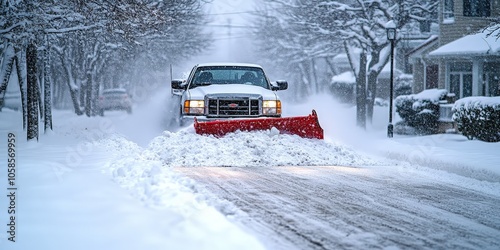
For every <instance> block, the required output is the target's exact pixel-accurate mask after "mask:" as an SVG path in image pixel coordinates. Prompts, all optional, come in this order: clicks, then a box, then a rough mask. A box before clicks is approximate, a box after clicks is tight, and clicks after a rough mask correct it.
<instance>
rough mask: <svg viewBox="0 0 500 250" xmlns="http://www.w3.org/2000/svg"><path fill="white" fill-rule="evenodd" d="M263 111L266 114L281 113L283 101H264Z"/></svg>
mask: <svg viewBox="0 0 500 250" xmlns="http://www.w3.org/2000/svg"><path fill="white" fill-rule="evenodd" d="M262 113H263V114H264V115H281V101H280V100H275V101H274V100H273V101H263V102H262Z"/></svg>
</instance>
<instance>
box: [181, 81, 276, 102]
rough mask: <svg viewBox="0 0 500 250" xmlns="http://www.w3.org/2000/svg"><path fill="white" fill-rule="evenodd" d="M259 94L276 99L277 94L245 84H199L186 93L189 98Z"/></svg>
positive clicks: (267, 98) (265, 97)
mask: <svg viewBox="0 0 500 250" xmlns="http://www.w3.org/2000/svg"><path fill="white" fill-rule="evenodd" d="M210 94H222V95H228V96H231V95H247V94H251V95H261V96H262V98H263V100H277V99H278V96H277V95H276V93H275V92H274V91H272V90H269V89H265V88H262V87H259V86H253V85H245V84H214V85H209V86H200V87H196V88H194V89H188V90H187V95H188V98H189V99H191V100H203V99H204V98H205V95H210Z"/></svg>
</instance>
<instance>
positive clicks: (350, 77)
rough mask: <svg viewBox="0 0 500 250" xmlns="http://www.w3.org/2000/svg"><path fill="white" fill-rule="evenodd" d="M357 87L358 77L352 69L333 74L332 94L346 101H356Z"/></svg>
mask: <svg viewBox="0 0 500 250" xmlns="http://www.w3.org/2000/svg"><path fill="white" fill-rule="evenodd" d="M355 87H356V77H355V76H354V74H353V73H352V71H346V72H344V73H342V74H339V75H335V76H333V77H332V81H331V83H330V90H331V91H332V94H333V95H334V96H335V97H337V98H338V99H339V100H340V101H341V102H345V103H354V99H355V98H354V93H355Z"/></svg>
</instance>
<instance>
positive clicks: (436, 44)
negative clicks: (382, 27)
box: [408, 0, 500, 99]
mask: <svg viewBox="0 0 500 250" xmlns="http://www.w3.org/2000/svg"><path fill="white" fill-rule="evenodd" d="M440 10H441V12H440V13H439V36H437V37H431V38H429V39H428V40H427V41H426V42H424V43H423V44H422V45H421V46H419V47H417V48H415V49H414V50H413V51H411V52H410V53H409V54H408V57H409V58H410V62H411V63H412V65H413V74H414V86H413V92H414V93H418V92H420V91H422V90H424V89H429V88H441V89H447V90H448V92H449V93H452V94H454V95H455V98H456V99H460V98H463V97H467V96H499V95H500V39H497V38H496V35H495V34H492V35H489V36H488V34H489V33H491V31H489V30H486V28H487V27H488V26H490V25H491V23H492V21H494V20H495V19H496V20H498V18H499V17H500V1H499V0H441V2H440ZM495 32H500V30H497V31H495Z"/></svg>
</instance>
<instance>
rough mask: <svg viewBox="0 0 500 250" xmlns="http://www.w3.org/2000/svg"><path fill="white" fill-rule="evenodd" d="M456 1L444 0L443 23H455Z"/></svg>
mask: <svg viewBox="0 0 500 250" xmlns="http://www.w3.org/2000/svg"><path fill="white" fill-rule="evenodd" d="M453 2H454V0H444V2H443V5H444V6H443V23H452V22H454V21H455V14H454V10H455V9H454V6H453Z"/></svg>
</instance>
